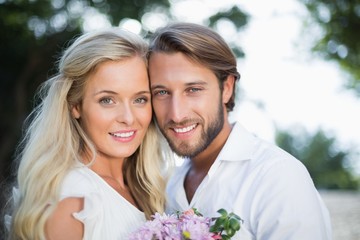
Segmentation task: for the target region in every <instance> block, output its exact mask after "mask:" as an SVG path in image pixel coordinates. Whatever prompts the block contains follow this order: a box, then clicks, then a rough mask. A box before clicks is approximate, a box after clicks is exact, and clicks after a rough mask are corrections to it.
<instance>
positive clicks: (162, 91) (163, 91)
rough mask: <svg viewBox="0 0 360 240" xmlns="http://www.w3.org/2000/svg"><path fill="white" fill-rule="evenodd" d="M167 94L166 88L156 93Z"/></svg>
mask: <svg viewBox="0 0 360 240" xmlns="http://www.w3.org/2000/svg"><path fill="white" fill-rule="evenodd" d="M166 94H167V91H166V90H160V91H158V92H156V93H155V95H166Z"/></svg>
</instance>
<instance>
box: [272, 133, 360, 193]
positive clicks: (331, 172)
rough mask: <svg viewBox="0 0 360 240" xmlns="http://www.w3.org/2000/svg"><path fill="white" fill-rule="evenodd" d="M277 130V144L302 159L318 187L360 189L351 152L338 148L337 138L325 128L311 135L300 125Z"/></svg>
mask: <svg viewBox="0 0 360 240" xmlns="http://www.w3.org/2000/svg"><path fill="white" fill-rule="evenodd" d="M292 130H296V132H291V131H290V130H286V131H284V130H277V132H276V138H275V141H276V144H277V145H278V146H279V147H281V148H282V149H284V150H285V151H287V152H288V153H290V154H292V155H293V156H295V157H296V158H297V159H299V160H300V161H302V162H303V163H304V165H305V166H306V168H307V169H308V171H309V173H310V175H311V177H312V179H313V181H314V183H315V186H316V187H317V188H318V189H348V190H357V189H359V186H360V182H359V179H357V177H356V175H355V174H354V169H352V168H351V164H350V162H349V160H350V153H351V151H342V150H340V149H338V147H337V146H338V144H337V143H336V140H335V138H334V137H331V136H330V137H329V136H327V134H326V133H325V132H324V131H323V130H318V131H317V132H316V133H314V134H310V133H308V132H307V131H305V130H304V129H302V128H300V127H294V128H292Z"/></svg>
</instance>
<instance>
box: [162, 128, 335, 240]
mask: <svg viewBox="0 0 360 240" xmlns="http://www.w3.org/2000/svg"><path fill="white" fill-rule="evenodd" d="M189 168H190V160H189V159H185V160H184V163H183V164H182V165H181V166H180V167H178V169H176V171H175V172H174V174H173V176H172V177H171V179H170V181H169V183H168V185H167V195H168V204H167V212H169V213H173V212H175V211H178V210H179V211H182V210H188V209H189V208H193V207H194V208H197V209H198V210H199V211H200V212H201V213H202V214H203V215H204V216H207V217H216V216H219V214H218V213H217V210H219V209H220V208H224V209H226V210H227V211H228V212H234V213H236V214H237V215H239V216H240V217H241V218H242V219H243V221H244V222H243V224H242V226H241V229H240V231H239V232H238V234H237V235H236V237H234V238H233V239H241V240H247V239H257V240H285V239H289V240H295V239H296V240H322V239H332V237H331V223H330V217H329V213H328V210H327V208H326V206H325V205H324V203H323V201H322V199H321V197H320V195H319V193H318V191H317V190H316V188H315V187H314V184H313V181H312V179H311V177H310V175H309V173H308V171H307V169H306V168H305V167H304V165H303V164H302V163H301V162H300V161H299V160H297V159H295V158H294V157H293V156H291V155H290V154H288V153H286V152H285V151H283V150H281V149H280V148H279V147H277V146H275V145H273V144H270V143H267V142H265V141H263V140H261V139H259V138H257V137H256V136H254V135H252V134H251V133H250V132H248V131H247V130H246V129H245V128H243V127H242V126H241V124H240V123H235V124H234V125H233V128H232V131H231V133H230V135H229V137H228V139H227V141H226V143H225V145H224V147H223V149H222V150H221V152H220V153H219V156H218V157H217V159H216V160H215V162H214V163H213V165H212V166H211V168H210V169H209V172H208V174H207V175H206V177H205V178H204V180H203V181H202V183H201V184H200V185H199V187H198V189H197V190H196V192H195V194H194V196H193V198H192V200H191V202H190V203H189V202H188V201H187V198H186V194H185V190H184V179H185V176H186V174H187V172H188V170H189Z"/></svg>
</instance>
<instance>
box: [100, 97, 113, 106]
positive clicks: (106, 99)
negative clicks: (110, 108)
mask: <svg viewBox="0 0 360 240" xmlns="http://www.w3.org/2000/svg"><path fill="white" fill-rule="evenodd" d="M100 103H101V104H104V105H109V104H112V103H113V100H112V99H111V98H102V99H100Z"/></svg>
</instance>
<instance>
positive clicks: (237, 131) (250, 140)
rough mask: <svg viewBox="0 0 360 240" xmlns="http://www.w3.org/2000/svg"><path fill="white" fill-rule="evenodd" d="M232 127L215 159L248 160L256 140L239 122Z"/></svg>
mask: <svg viewBox="0 0 360 240" xmlns="http://www.w3.org/2000/svg"><path fill="white" fill-rule="evenodd" d="M232 125H233V127H232V130H231V132H230V135H229V137H228V139H227V141H226V143H225V145H224V147H223V148H222V150H221V151H220V153H219V156H218V158H217V159H218V160H220V161H244V160H250V159H251V158H252V153H253V152H254V150H255V148H256V145H257V144H256V143H257V142H258V139H257V138H256V137H255V136H254V135H253V134H252V133H250V132H249V131H247V130H246V129H245V128H244V127H243V126H242V125H241V124H240V123H239V122H235V123H233V124H232Z"/></svg>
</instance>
